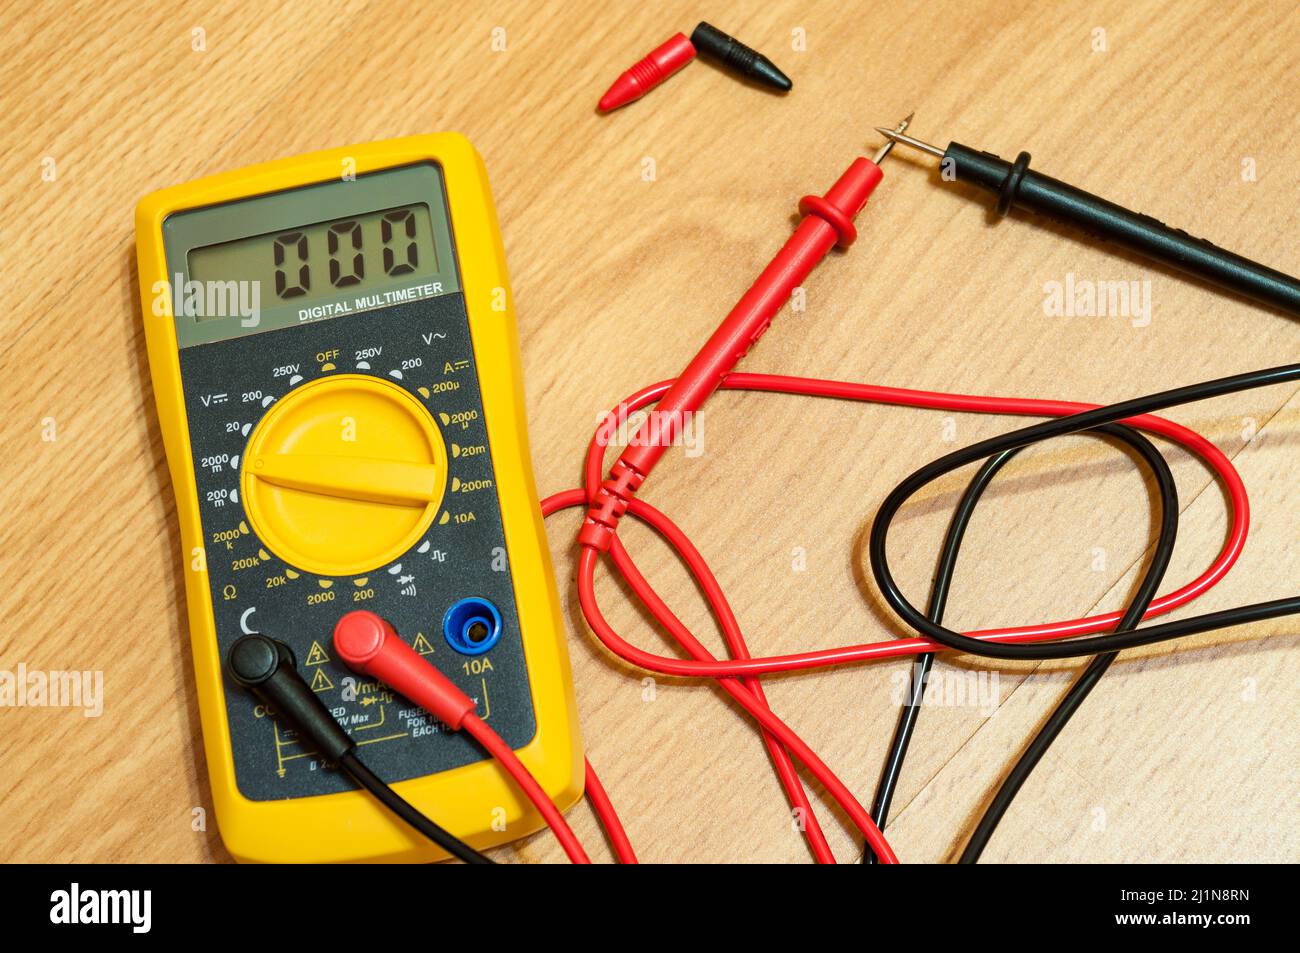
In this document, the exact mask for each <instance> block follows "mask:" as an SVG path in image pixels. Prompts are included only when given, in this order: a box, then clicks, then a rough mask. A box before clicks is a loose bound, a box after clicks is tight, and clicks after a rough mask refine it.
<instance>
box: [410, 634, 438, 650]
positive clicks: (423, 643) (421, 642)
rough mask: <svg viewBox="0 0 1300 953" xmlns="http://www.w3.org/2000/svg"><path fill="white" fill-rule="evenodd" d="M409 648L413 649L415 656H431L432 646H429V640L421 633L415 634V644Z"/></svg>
mask: <svg viewBox="0 0 1300 953" xmlns="http://www.w3.org/2000/svg"><path fill="white" fill-rule="evenodd" d="M411 648H413V649H415V654H416V655H432V654H433V646H432V645H430V644H429V640H428V639H426V638H425V637H424V633H423V632H417V633H415V643H414V644H413V645H412V646H411Z"/></svg>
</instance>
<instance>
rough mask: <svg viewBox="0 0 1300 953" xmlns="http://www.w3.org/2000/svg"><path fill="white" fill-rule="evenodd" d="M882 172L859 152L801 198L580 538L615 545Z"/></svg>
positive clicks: (848, 232)
mask: <svg viewBox="0 0 1300 953" xmlns="http://www.w3.org/2000/svg"><path fill="white" fill-rule="evenodd" d="M882 178H884V174H883V173H882V172H881V171H880V166H878V165H876V164H875V163H874V162H872V161H871V160H870V159H864V158H858V159H856V160H854V162H853V164H852V165H851V166H849V167H848V169H846V170H845V171H844V174H843V175H841V176H840V177H839V180H838V181H837V182H836V183H835V185H834V186H832V187H831V190H830V191H829V192H827V193H826V195H825V196H820V197H819V196H815V195H809V196H805V197H804V198H803V199H802V200H800V202H799V210H800V211H801V212H803V214H804V218H803V221H801V222H800V223H799V227H798V228H796V229H795V232H794V234H793V235H791V236H790V238H789V240H788V241H786V243H785V245H784V246H782V248H781V250H780V251H779V252H777V253H776V257H775V258H773V259H772V261H771V263H769V264H768V266H767V267H766V268H764V269H763V273H762V274H761V275H759V276H758V280H756V281H755V282H754V283H753V284H752V285H751V286H750V288H749V290H748V291H746V292H745V294H744V295H743V296H742V297H741V299H740V300H739V301H738V302H736V306H735V307H734V308H732V309H731V313H730V314H728V315H727V316H726V317H725V318H724V319H723V321H722V323H721V324H720V325H718V328H717V330H716V331H714V332H713V335H712V336H711V337H710V338H709V339H708V341H706V342H705V344H704V346H703V347H702V348H701V349H700V351H699V353H698V354H696V355H695V357H694V358H693V359H692V360H691V362H690V363H689V364H688V365H686V369H685V370H684V371H682V373H681V374H679V375H678V377H677V380H676V381H675V382H674V383H673V385H672V387H670V388H669V389H668V391H667V392H666V393H665V394H664V395H663V397H661V398H660V399H659V403H658V405H657V406H656V408H655V413H654V414H652V415H651V416H650V418H649V419H648V420H647V421H646V422H645V423H644V424H643V425H642V426H641V427H640V429H639V430H638V431H637V435H636V436H635V437H634V438H633V439H632V440H631V441H629V445H628V447H627V449H625V450H624V451H623V454H622V455H621V456H620V457H619V458H618V461H617V462H616V463H615V464H614V466H613V467H611V468H610V476H609V479H608V480H606V481H605V482H604V483H603V484H602V485H601V489H600V491H599V492H598V493H597V494H596V496H595V498H594V499H593V500H592V501H591V505H590V506H589V507H588V510H587V520H586V522H585V523H584V524H583V526H582V529H581V530H579V532H578V542H580V543H581V544H582V545H584V546H590V547H593V548H595V549H597V550H599V551H601V552H604V551H605V550H608V549H609V545H610V541H611V540H612V538H613V534H614V531H615V529H616V527H617V526H618V521H619V520H620V519H621V518H622V516H623V513H624V512H626V510H627V504H628V501H629V500H630V499H631V498H632V497H633V496H634V495H635V494H636V491H637V489H638V488H639V487H640V486H641V483H642V481H644V480H645V478H646V476H647V475H648V474H649V473H650V471H651V470H652V469H653V468H654V465H655V464H656V463H658V462H659V458H660V457H662V456H663V455H664V451H666V450H667V449H668V448H669V447H670V446H672V444H673V441H674V439H675V438H676V436H677V434H678V433H679V432H680V431H681V426H682V423H683V421H684V419H685V415H686V414H689V413H694V412H695V411H697V410H699V409H700V407H701V406H703V404H704V402H705V401H706V400H708V398H709V396H710V395H712V394H713V392H714V391H715V390H717V389H718V385H719V384H720V383H721V382H722V378H723V377H725V376H726V375H727V374H728V373H730V372H731V370H732V368H734V367H735V366H736V364H737V363H738V362H739V361H740V359H741V358H742V357H744V356H745V355H746V354H748V353H749V349H750V348H752V347H753V346H754V344H755V343H756V342H757V341H758V339H759V338H761V337H762V336H763V333H764V332H765V331H766V330H767V329H768V327H769V326H770V325H771V324H772V319H773V317H775V316H776V313H777V311H779V310H780V309H781V307H782V306H783V305H784V304H785V303H786V301H788V300H789V298H790V295H791V294H793V293H794V290H795V288H797V287H799V285H800V284H801V283H802V282H803V280H804V279H805V278H807V277H808V274H809V272H811V271H812V270H813V268H815V267H816V266H817V263H818V262H820V261H821V260H822V259H823V258H824V257H825V256H826V253H827V252H828V251H830V250H831V248H832V247H833V246H835V245H836V244H839V245H841V246H848V245H850V244H852V243H853V241H854V240H855V239H856V238H857V237H858V233H857V229H855V228H854V226H853V219H854V217H855V216H856V215H857V214H858V212H860V211H861V210H862V207H863V206H864V205H866V204H867V199H868V198H869V197H870V196H871V193H872V192H873V191H875V188H876V186H877V185H879V184H880V180H881V179H882Z"/></svg>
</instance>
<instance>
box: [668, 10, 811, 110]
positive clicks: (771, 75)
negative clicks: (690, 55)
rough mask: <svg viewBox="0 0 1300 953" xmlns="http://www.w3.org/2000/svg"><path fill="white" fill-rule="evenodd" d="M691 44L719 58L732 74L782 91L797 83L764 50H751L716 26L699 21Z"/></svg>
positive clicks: (703, 52) (709, 55)
mask: <svg viewBox="0 0 1300 953" xmlns="http://www.w3.org/2000/svg"><path fill="white" fill-rule="evenodd" d="M691 45H692V46H694V47H695V49H696V50H697V51H698V52H699V53H702V54H703V55H704V56H707V57H709V58H710V59H714V60H717V61H718V62H719V63H721V64H722V65H723V66H725V67H727V68H728V69H729V70H731V71H732V72H733V73H737V74H739V75H740V76H743V77H744V78H745V79H752V80H754V81H755V82H757V83H762V84H763V85H764V86H770V87H772V88H773V89H778V90H780V91H781V92H783V93H785V92H789V91H790V89H791V88H792V87H793V86H794V84H793V83H791V82H790V77H788V76H786V75H785V73H782V72H781V71H780V70H779V69H777V68H776V66H775V65H774V64H773V63H772V61H771V60H769V59H768V58H767V57H766V56H764V55H763V54H762V53H760V52H758V51H757V50H752V49H750V48H749V47H748V46H746V45H745V44H744V43H741V42H740V41H739V40H737V39H736V38H735V37H733V36H728V35H727V34H726V33H723V32H722V31H721V30H719V29H718V28H717V27H716V26H713V25H712V24H709V23H704V22H703V21H701V22H700V25H699V26H697V27H696V28H695V32H694V33H692V34H691Z"/></svg>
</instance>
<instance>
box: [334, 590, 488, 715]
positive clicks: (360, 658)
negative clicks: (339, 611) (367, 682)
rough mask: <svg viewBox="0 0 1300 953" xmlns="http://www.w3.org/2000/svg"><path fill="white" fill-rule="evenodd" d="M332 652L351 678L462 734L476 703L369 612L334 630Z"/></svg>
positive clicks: (359, 613) (344, 621) (349, 616)
mask: <svg viewBox="0 0 1300 953" xmlns="http://www.w3.org/2000/svg"><path fill="white" fill-rule="evenodd" d="M334 651H336V652H338V654H339V657H340V658H342V659H343V661H344V662H346V663H347V665H348V667H349V668H351V669H352V670H353V671H355V672H360V673H361V674H363V675H369V676H371V677H372V678H374V679H376V680H378V681H380V682H382V683H383V684H385V685H387V686H388V687H389V688H392V689H393V690H394V691H396V692H397V693H399V694H401V695H404V696H406V697H407V698H409V699H410V700H411V701H413V702H415V703H416V704H417V705H419V706H420V707H421V708H423V709H425V710H426V711H429V712H431V713H432V714H433V715H434V716H435V717H437V718H438V719H439V720H440V721H443V722H445V723H446V725H447V727H448V728H451V729H452V730H453V731H460V729H461V725H463V724H464V722H465V717H466V716H467V715H469V714H471V713H473V711H474V710H475V707H476V706H475V705H474V702H473V701H472V700H471V699H470V697H469V696H468V695H466V694H465V693H464V692H462V691H461V690H460V689H459V688H457V687H456V686H455V685H454V684H452V682H451V680H450V679H449V678H447V676H446V675H443V674H442V672H440V671H438V670H437V669H436V668H434V666H432V665H431V664H429V661H428V659H425V658H423V657H422V656H420V655H417V654H416V651H415V649H413V648H411V647H410V646H409V645H407V644H406V643H405V642H403V641H402V639H401V637H400V636H398V634H397V630H396V629H394V628H393V627H392V626H391V625H389V624H388V623H387V622H385V621H384V620H383V619H381V618H380V617H379V616H377V615H375V614H374V613H373V612H365V611H361V610H358V611H356V612H349V613H347V614H346V615H345V616H343V618H341V619H339V621H338V622H337V623H336V624H335V626H334Z"/></svg>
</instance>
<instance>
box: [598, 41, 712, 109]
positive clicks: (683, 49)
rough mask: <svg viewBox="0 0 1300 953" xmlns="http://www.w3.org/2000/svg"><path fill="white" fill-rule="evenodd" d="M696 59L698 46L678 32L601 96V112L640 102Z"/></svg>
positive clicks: (630, 68)
mask: <svg viewBox="0 0 1300 953" xmlns="http://www.w3.org/2000/svg"><path fill="white" fill-rule="evenodd" d="M693 59H695V47H694V46H692V45H691V41H690V40H688V39H686V34H684V33H674V34H673V35H672V36H671V37H670V38H669V39H668V41H667V42H665V43H662V44H660V45H659V46H656V47H655V48H654V49H653V50H651V51H650V53H649V54H648V55H647V56H646V57H645V58H644V59H642V60H638V61H637V62H636V63H633V64H632V65H631V66H630V67H628V69H627V70H626V71H625V72H624V73H623V75H622V76H620V77H619V78H618V79H616V80H614V85H613V86H611V87H610V88H609V89H608V90H607V91H606V92H605V95H604V96H602V97H600V111H601V112H609V111H610V110H611V109H617V108H618V107H619V106H626V105H627V104H628V103H630V102H632V101H633V100H635V99H640V98H641V97H642V96H644V95H645V94H646V93H648V92H650V90H652V89H654V88H655V87H656V86H658V85H659V84H660V83H662V82H663V81H664V80H666V79H667V78H668V77H669V76H672V75H673V73H676V72H677V71H678V70H679V69H681V68H682V67H683V66H685V65H686V64H687V63H689V62H690V61H691V60H693Z"/></svg>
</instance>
